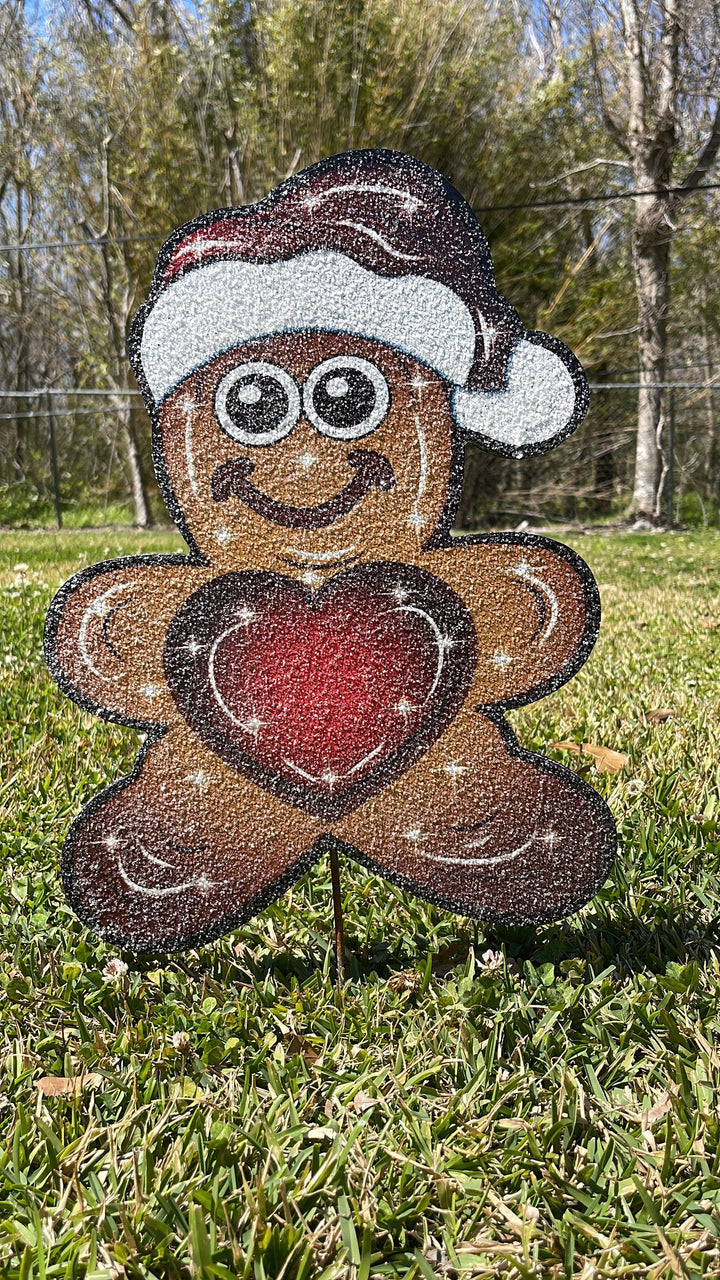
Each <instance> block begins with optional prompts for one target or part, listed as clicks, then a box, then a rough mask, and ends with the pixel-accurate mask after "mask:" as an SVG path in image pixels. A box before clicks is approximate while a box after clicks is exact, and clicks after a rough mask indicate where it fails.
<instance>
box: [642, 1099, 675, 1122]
mask: <svg viewBox="0 0 720 1280" xmlns="http://www.w3.org/2000/svg"><path fill="white" fill-rule="evenodd" d="M671 1109H672V1098H671V1097H670V1094H669V1093H661V1094H660V1097H659V1098H658V1099H657V1101H656V1102H655V1103H654V1105H653V1106H652V1107H651V1108H650V1110H649V1111H646V1112H644V1113H643V1115H642V1127H643V1129H650V1128H651V1127H652V1125H654V1124H656V1123H657V1121H658V1120H662V1118H663V1116H665V1115H667V1113H668V1111H670V1110H671Z"/></svg>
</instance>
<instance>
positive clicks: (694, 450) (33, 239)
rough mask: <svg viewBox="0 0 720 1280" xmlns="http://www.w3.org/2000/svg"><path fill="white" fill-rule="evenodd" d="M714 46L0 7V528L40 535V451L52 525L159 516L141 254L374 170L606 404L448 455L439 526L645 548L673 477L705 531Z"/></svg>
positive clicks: (660, 22)
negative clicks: (370, 161)
mask: <svg viewBox="0 0 720 1280" xmlns="http://www.w3.org/2000/svg"><path fill="white" fill-rule="evenodd" d="M717 24H718V12H717V7H716V6H715V5H713V4H712V2H711V0H707V3H705V0H693V3H690V0H664V3H662V4H661V3H653V2H652V0H607V2H606V3H593V4H585V3H584V0H578V2H576V0H567V3H565V4H559V3H558V4H554V3H548V4H546V5H541V4H539V3H537V2H535V3H530V4H527V5H523V4H522V3H516V4H512V5H508V4H501V3H492V2H491V0H465V2H464V3H460V2H459V0H343V2H341V3H338V2H337V0H335V2H334V3H333V2H332V0H251V2H250V3H248V2H247V0H208V2H207V3H204V4H199V5H192V6H191V5H185V4H182V3H180V0H174V2H173V0H148V2H139V3H134V2H133V0H125V2H123V0H82V2H81V0H52V2H50V3H44V4H42V5H37V6H34V5H32V4H30V3H27V4H24V3H22V0H15V3H9V4H7V5H5V6H4V7H3V9H2V13H1V15H0V240H1V241H2V245H3V248H2V250H1V251H0V390H1V391H2V392H3V393H5V394H4V395H3V396H2V397H0V415H1V416H0V521H1V522H5V523H28V522H29V523H36V522H38V523H42V522H49V521H51V520H52V518H53V511H54V508H53V485H52V467H51V445H52V444H53V443H54V448H55V453H56V456H57V461H58V481H59V490H60V493H61V496H62V513H63V515H64V518H65V520H66V521H67V522H68V523H78V522H83V521H86V522H98V521H101V520H108V519H127V518H130V519H132V520H133V521H134V522H135V523H136V524H138V525H145V524H147V523H149V522H150V521H151V520H152V519H153V518H154V517H157V516H159V515H160V506H159V502H158V499H157V497H156V494H155V488H154V481H153V479H152V468H151V465H150V458H149V447H148V445H149V442H148V434H149V433H148V429H147V420H146V417H145V414H144V411H143V410H142V409H141V408H140V401H139V398H138V397H137V396H133V395H132V394H130V393H132V392H133V391H134V384H133V382H132V375H131V373H130V369H129V366H128V364H127V361H126V358H125V352H124V348H125V335H126V331H127V326H128V323H129V320H130V318H131V316H132V314H133V312H134V310H135V308H136V307H137V306H138V304H139V302H140V301H141V300H142V297H143V295H144V293H145V291H146V289H147V286H148V283H149V280H150V277H151V274H152V267H153V261H154V256H155V253H156V251H157V248H158V246H159V244H160V243H161V242H162V240H163V238H164V237H165V236H166V235H167V234H168V233H169V231H170V230H171V229H172V228H173V227H174V226H176V225H177V224H178V223H180V222H182V221H183V220H185V219H186V218H189V217H191V216H193V215H194V214H195V213H197V212H199V211H201V210H204V209H208V208H212V207H217V206H221V205H226V204H236V203H247V202H251V201H254V200H256V199H259V198H260V197H262V196H263V195H264V194H266V192H267V191H268V190H269V189H270V188H271V187H272V186H273V185H275V184H276V183H277V182H278V181H279V180H281V179H282V178H283V177H285V176H286V175H287V174H289V173H292V172H293V171H295V170H296V169H298V168H301V167H303V166H305V165H307V164H309V163H311V162H312V161H313V160H315V159H317V158H318V157H319V156H321V155H324V154H330V153H332V152H334V151H339V150H343V149H345V148H347V147H353V146H368V145H385V146H392V147H400V148H402V149H405V150H408V151H411V152H413V153H415V154H416V155H418V156H420V157H421V158H422V159H424V160H426V161H428V162H429V163H430V164H433V165H435V166H436V167H438V168H440V169H441V170H442V171H443V172H445V173H447V174H448V176H449V177H450V178H451V179H452V180H453V182H455V184H456V185H457V186H458V187H459V188H460V190H462V191H463V193H465V194H466V195H467V196H468V197H469V199H470V200H471V201H472V203H473V204H474V206H475V207H476V209H477V211H478V215H479V217H480V220H481V222H482V224H483V226H484V227H485V230H486V232H487V234H488V237H489V239H490V243H491V248H492V251H493V256H494V259H495V263H496V269H497V275H498V280H499V284H500V287H501V289H502V291H503V292H504V293H505V294H506V295H507V296H508V297H509V298H510V299H511V301H512V302H513V303H514V304H515V306H516V307H517V308H518V310H519V311H520V313H521V315H522V316H523V319H524V320H525V321H526V322H527V323H528V325H531V326H532V325H535V326H537V327H540V328H547V329H549V330H550V331H552V332H555V333H558V334H559V335H560V336H561V337H562V338H563V339H564V340H565V341H567V342H568V343H569V344H570V345H571V346H573V347H574V349H575V350H576V351H578V353H579V355H580V357H581V359H582V360H583V362H584V364H585V366H586V368H587V370H588V373H589V376H590V380H591V382H592V383H593V384H595V385H596V386H597V387H600V388H602V387H604V388H605V389H604V390H603V389H599V390H597V391H596V393H595V395H594V402H593V407H592V409H591V413H590V416H589V419H588V422H587V424H586V425H585V426H584V427H583V428H582V429H581V432H580V433H579V434H578V436H577V437H575V438H574V439H573V440H572V441H570V442H568V444H567V445H566V446H565V447H564V449H563V450H562V452H561V454H559V455H558V457H557V459H556V458H555V457H554V456H552V455H550V457H549V458H546V459H543V458H540V459H528V460H525V461H522V462H518V461H515V460H507V459H501V458H499V457H497V456H496V455H489V454H487V453H485V452H483V451H481V450H480V449H478V448H472V449H471V450H470V451H469V456H468V463H467V483H466V491H465V498H464V506H463V511H462V513H461V515H462V523H463V524H464V525H465V526H466V527H467V526H473V525H481V524H485V523H500V522H502V523H512V524H514V523H517V522H518V521H519V520H521V519H523V518H527V519H530V520H533V519H547V518H553V517H555V518H557V517H560V518H566V519H567V518H575V517H581V518H583V519H597V518H607V517H619V516H624V515H626V514H627V513H628V512H632V514H633V516H635V515H640V516H645V517H649V518H651V519H655V518H657V517H659V516H662V515H664V514H665V513H666V510H667V508H666V484H667V478H668V471H669V470H671V468H672V464H673V462H674V490H673V491H674V495H675V505H674V512H673V514H674V515H675V516H676V517H680V518H681V519H684V520H686V521H688V520H689V521H694V520H699V521H705V522H706V523H714V522H715V521H716V520H717V511H718V497H719V496H720V495H719V493H718V467H717V461H718V459H717V450H718V442H717V438H716V437H717V428H716V417H717V413H718V410H719V409H720V404H718V401H717V396H716V393H715V392H714V386H715V383H716V379H717V374H716V372H715V370H716V368H717V363H718V361H717V353H718V341H719V327H720V326H719V321H718V305H717V303H718V297H717V295H718V277H717V273H716V272H715V270H714V266H715V262H716V261H717V254H718V249H719V248H720V244H719V241H720V231H719V229H718V220H717V210H718V204H719V199H718V191H716V190H715V189H714V187H713V186H712V184H713V182H714V181H715V182H716V181H717V175H718V168H717V163H716V156H717V150H718V146H719V145H720V119H719V118H718V110H717V103H718V92H719V85H720V76H719V72H718V65H717V58H718V54H717V51H718V49H719V48H720V41H718V39H717V34H718V33H717V31H716V26H717ZM702 188H709V189H704V190H703V189H702ZM648 190H650V191H652V192H653V194H652V195H650V196H638V195H632V193H633V192H637V191H648ZM611 197H620V198H611ZM671 286H672V287H671ZM668 382H674V383H679V384H688V383H689V384H693V385H691V386H684V385H683V386H678V387H676V388H675V389H674V390H672V389H670V388H669V387H667V386H662V385H658V384H664V383H668ZM618 384H619V385H618ZM638 384H639V385H638ZM44 388H51V389H53V390H54V391H55V392H59V391H60V389H62V390H63V391H64V392H67V393H68V394H64V395H59V394H54V395H52V396H51V397H47V396H46V395H44V394H43V395H41V396H38V395H31V394H29V393H32V392H35V391H37V390H38V389H44ZM91 391H92V392H98V391H102V392H103V393H105V394H103V395H102V396H99V395H90V394H89V392H91ZM50 411H52V416H50ZM671 424H672V430H673V432H674V442H673V446H674V447H672V449H671V441H670V439H669V436H670V431H671Z"/></svg>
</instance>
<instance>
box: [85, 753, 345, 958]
mask: <svg viewBox="0 0 720 1280" xmlns="http://www.w3.org/2000/svg"><path fill="white" fill-rule="evenodd" d="M188 762H189V763H188ZM176 775H177V776H176ZM289 812H291V811H289V809H288V806H287V805H285V804H282V803H281V802H280V801H276V800H274V799H273V797H272V796H268V795H266V794H264V793H263V792H261V791H259V790H258V788H257V787H255V786H253V785H252V783H249V782H245V781H244V780H243V779H240V778H238V777H237V775H234V774H231V773H230V771H229V770H227V769H225V768H224V766H222V765H221V763H220V762H218V761H217V760H216V759H215V758H214V757H212V756H210V755H209V753H205V752H202V751H201V752H198V751H197V748H195V752H194V755H193V751H192V749H188V746H187V744H186V745H185V747H184V749H183V748H180V749H178V750H177V751H174V750H172V749H171V741H170V735H168V737H166V738H164V739H163V740H162V741H161V742H159V743H156V744H155V745H154V746H153V747H151V748H150V751H149V752H148V754H147V756H146V758H145V760H144V762H143V763H142V765H141V766H140V767H138V766H136V769H135V770H134V771H133V774H132V775H131V776H130V777H129V778H127V779H125V778H124V779H122V780H121V781H120V782H119V783H116V784H115V785H114V786H113V787H110V788H109V789H108V790H107V791H104V792H102V793H101V794H100V795H99V796H96V797H95V799H94V800H92V801H91V802H90V804H89V805H87V807H86V808H85V809H84V810H83V812H82V813H81V814H80V816H79V817H78V819H77V820H76V822H75V823H74V825H73V827H72V829H71V831H70V834H69V836H68V839H67V842H66V845H65V850H64V855H63V879H64V883H65V890H66V893H67V895H68V898H69V901H70V902H71V904H72V906H73V908H74V910H75V911H76V912H77V914H78V915H79V916H80V918H81V919H82V920H83V921H84V922H85V923H86V924H88V925H89V926H90V927H91V928H92V929H94V930H95V931H96V932H97V933H99V934H101V936H102V937H104V938H106V939H107V940H108V941H111V942H114V943H116V944H118V945H120V946H124V947H128V948H129V949H130V950H133V951H162V952H169V951H182V950H185V949H187V948H189V947H192V946H197V945H199V944H200V943H203V942H207V941H210V940H211V939H213V938H217V937H220V936H221V935H222V934H224V933H227V932H228V930H229V929H231V928H233V927H234V926H235V925H239V924H242V923H243V922H244V921H245V920H247V919H248V918H249V917H250V916H252V915H255V914H256V912H258V911H259V910H261V908H262V907H264V906H267V905H268V904H269V903H270V902H273V901H274V900H275V898H277V897H279V896H280V895H281V894H282V893H283V892H284V891H285V890H286V889H287V888H288V887H289V886H290V885H291V884H292V883H293V882H294V881H295V880H296V879H297V878H298V877H299V876H300V875H302V874H303V873H304V872H305V871H306V870H307V869H308V868H309V867H310V866H311V865H312V864H313V862H315V861H316V859H317V857H319V856H320V847H318V848H314V846H315V845H316V843H317V841H318V837H319V836H320V835H321V834H322V830H323V828H322V827H321V825H320V824H319V823H318V822H317V820H316V819H313V818H311V817H309V816H308V815H305V814H299V813H293V814H292V818H293V821H292V822H288V814H289Z"/></svg>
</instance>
